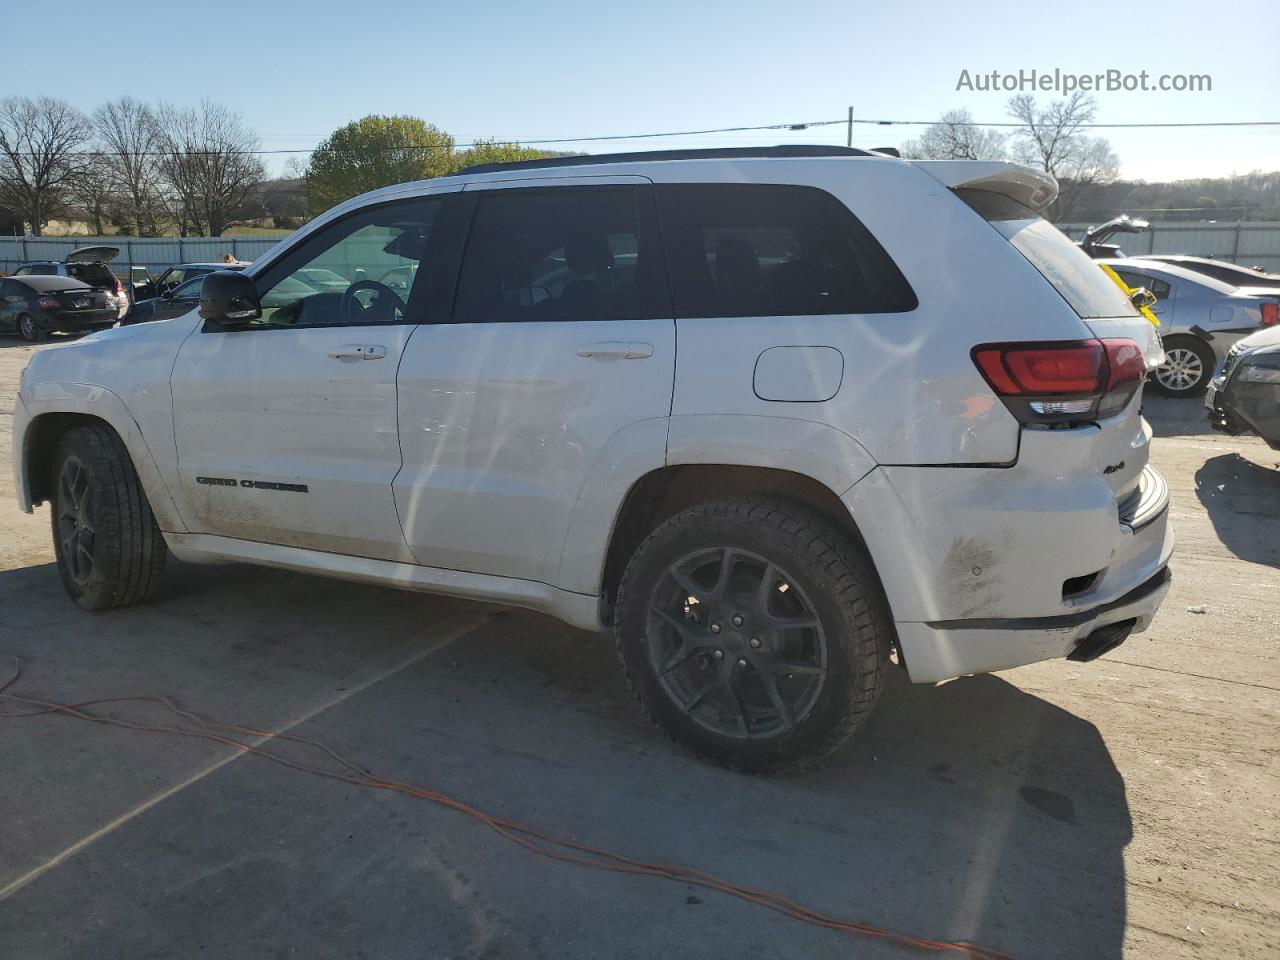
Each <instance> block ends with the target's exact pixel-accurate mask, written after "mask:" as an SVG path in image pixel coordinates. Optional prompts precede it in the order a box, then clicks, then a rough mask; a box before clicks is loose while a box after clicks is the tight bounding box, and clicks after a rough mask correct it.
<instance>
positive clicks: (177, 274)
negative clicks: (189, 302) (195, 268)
mask: <svg viewBox="0 0 1280 960" xmlns="http://www.w3.org/2000/svg"><path fill="white" fill-rule="evenodd" d="M185 279H186V272H185V271H184V270H182V268H180V267H170V268H169V269H168V270H166V271H165V272H164V273H162V274H161V275H160V279H159V280H157V281H156V289H157V290H158V291H160V292H161V293H164V292H165V291H166V290H172V289H173V288H174V287H176V286H177V285H178V284H180V283H181V282H182V281H183V280H185Z"/></svg>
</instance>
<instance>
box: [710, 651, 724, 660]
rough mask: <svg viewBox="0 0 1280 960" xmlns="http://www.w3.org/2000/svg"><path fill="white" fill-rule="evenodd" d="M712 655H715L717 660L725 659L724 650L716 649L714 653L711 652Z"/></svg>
mask: <svg viewBox="0 0 1280 960" xmlns="http://www.w3.org/2000/svg"><path fill="white" fill-rule="evenodd" d="M711 655H712V656H713V657H715V658H716V659H717V660H723V659H724V651H723V650H715V651H712V654H711Z"/></svg>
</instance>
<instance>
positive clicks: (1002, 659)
mask: <svg viewBox="0 0 1280 960" xmlns="http://www.w3.org/2000/svg"><path fill="white" fill-rule="evenodd" d="M1145 436H1146V434H1145V432H1144V433H1143V434H1142V435H1139V436H1135V437H1134V438H1133V446H1132V447H1131V448H1130V449H1131V456H1133V457H1134V458H1141V460H1142V461H1145V460H1146V451H1145V449H1142V447H1143V446H1144V445H1145V444H1144V442H1143V440H1144V438H1145ZM1097 440H1098V437H1097V434H1092V433H1090V432H1087V431H1082V432H1080V433H1075V432H1072V433H1070V434H1068V433H1067V432H1065V431H1063V432H1060V433H1056V434H1054V433H1050V432H1028V434H1027V435H1026V436H1025V437H1024V439H1023V444H1022V454H1023V455H1022V456H1020V458H1019V462H1018V463H1017V464H1016V465H1014V466H1012V467H1009V468H1002V469H970V468H954V467H944V468H912V467H908V468H892V467H889V468H885V467H881V468H877V469H876V470H874V471H872V473H871V474H869V475H868V476H867V477H865V478H864V479H863V480H861V481H859V483H858V484H855V486H854V487H853V488H852V489H851V490H849V491H847V492H846V493H845V495H844V497H843V499H844V501H845V503H846V505H847V506H848V507H849V511H850V513H851V514H852V516H853V518H854V521H855V522H856V523H857V524H858V527H859V529H860V531H861V532H862V533H863V537H864V539H865V540H866V543H867V546H868V548H869V549H870V551H871V555H872V559H873V560H874V561H875V564H876V568H877V570H878V571H879V573H880V579H881V581H882V583H883V584H884V587H885V592H886V594H887V595H888V599H889V604H890V608H891V610H892V611H893V616H894V622H895V627H896V629H897V634H898V644H899V649H900V651H901V653H902V656H903V659H904V661H905V665H906V668H907V671H908V673H909V674H910V676H911V679H912V680H913V681H915V682H918V683H931V682H937V681H940V680H946V679H948V678H950V677H956V676H962V675H965V674H971V673H987V672H990V671H993V670H1003V669H1006V668H1009V667H1016V666H1020V665H1023V664H1028V663H1035V662H1037V661H1039V660H1048V659H1054V658H1058V657H1066V656H1068V655H1071V654H1072V653H1074V652H1077V651H1078V650H1079V649H1081V645H1082V644H1083V643H1084V642H1085V641H1086V639H1087V638H1088V637H1089V636H1090V635H1091V634H1093V633H1095V632H1096V631H1098V630H1100V629H1102V628H1105V627H1109V626H1112V625H1114V624H1124V623H1125V622H1126V621H1132V623H1131V624H1128V625H1129V626H1130V627H1131V628H1132V629H1133V630H1143V629H1146V627H1147V626H1148V624H1149V623H1150V621H1151V618H1152V616H1154V614H1155V612H1156V610H1157V609H1158V608H1159V606H1160V602H1161V601H1162V600H1163V598H1164V595H1165V592H1166V591H1167V589H1168V576H1167V567H1168V564H1169V558H1170V556H1171V555H1172V552H1173V540H1174V538H1173V530H1172V527H1171V526H1170V523H1169V509H1168V507H1169V494H1168V487H1167V485H1166V484H1165V483H1164V480H1163V478H1161V477H1160V475H1159V473H1158V472H1156V471H1155V470H1154V469H1153V468H1152V467H1150V466H1149V465H1148V466H1145V467H1144V469H1143V470H1142V471H1141V473H1140V475H1139V478H1138V479H1139V482H1138V484H1137V485H1136V486H1135V492H1134V493H1133V494H1132V495H1131V496H1126V497H1124V498H1123V499H1122V500H1117V495H1116V492H1115V491H1114V490H1113V489H1112V488H1111V486H1110V485H1109V484H1108V482H1107V475H1106V474H1105V473H1104V469H1105V467H1106V463H1105V460H1106V459H1108V458H1107V457H1106V456H1105V448H1103V447H1101V446H1100V444H1099V443H1098V442H1097ZM1100 457H1101V459H1099V458H1100ZM1118 632H1123V631H1118ZM1104 639H1105V638H1104ZM1081 656H1082V657H1083V656H1084V652H1082V653H1081Z"/></svg>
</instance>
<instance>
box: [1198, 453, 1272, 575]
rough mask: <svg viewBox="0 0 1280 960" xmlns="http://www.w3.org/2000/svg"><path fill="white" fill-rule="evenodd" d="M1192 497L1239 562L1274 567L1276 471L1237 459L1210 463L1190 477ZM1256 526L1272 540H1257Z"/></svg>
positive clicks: (1233, 456) (1228, 456) (1217, 459)
mask: <svg viewBox="0 0 1280 960" xmlns="http://www.w3.org/2000/svg"><path fill="white" fill-rule="evenodd" d="M1196 496H1198V497H1199V498H1200V502H1201V503H1202V504H1204V508H1205V510H1206V511H1208V513H1209V519H1210V520H1211V521H1212V522H1213V529H1214V531H1215V532H1216V533H1217V534H1218V539H1219V540H1221V541H1222V544H1223V546H1225V547H1226V548H1227V549H1228V550H1230V551H1231V552H1232V553H1234V554H1235V555H1236V556H1237V557H1239V558H1240V559H1241V560H1247V561H1249V562H1250V563H1263V564H1266V565H1268V566H1272V567H1280V470H1275V469H1271V468H1269V467H1262V466H1259V465H1258V464H1256V463H1254V462H1253V461H1252V460H1247V459H1245V458H1244V457H1242V456H1240V454H1238V453H1224V454H1222V455H1221V456H1217V457H1210V458H1209V459H1208V460H1206V461H1205V463H1204V466H1202V467H1201V468H1200V469H1199V470H1197V471H1196ZM1260 524H1263V525H1266V524H1270V525H1272V527H1273V529H1274V532H1275V533H1276V536H1270V537H1260V536H1258V527H1259V525H1260Z"/></svg>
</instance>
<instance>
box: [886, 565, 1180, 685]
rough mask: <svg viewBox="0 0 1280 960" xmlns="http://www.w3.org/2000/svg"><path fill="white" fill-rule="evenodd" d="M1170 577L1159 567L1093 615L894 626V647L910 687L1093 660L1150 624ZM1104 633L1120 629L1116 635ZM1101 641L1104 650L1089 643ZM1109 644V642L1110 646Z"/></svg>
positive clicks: (1085, 613) (1092, 613)
mask: <svg viewBox="0 0 1280 960" xmlns="http://www.w3.org/2000/svg"><path fill="white" fill-rule="evenodd" d="M1171 580H1172V574H1171V573H1170V572H1169V568H1168V567H1162V568H1161V569H1160V570H1158V571H1157V572H1156V573H1155V574H1154V575H1153V576H1152V577H1150V578H1149V579H1148V580H1147V581H1145V582H1144V583H1141V584H1139V585H1138V586H1137V587H1135V588H1134V589H1133V590H1131V591H1129V593H1127V594H1125V595H1124V596H1123V597H1120V598H1117V599H1116V600H1114V601H1112V602H1110V603H1106V604H1103V605H1101V606H1100V607H1097V608H1095V609H1092V610H1085V611H1081V612H1079V613H1077V614H1065V615H1062V616H1059V617H1043V618H1028V619H1018V620H998V619H996V620H975V621H969V622H965V621H953V622H951V623H942V624H932V623H899V624H897V628H898V643H899V645H900V647H901V650H902V655H903V658H904V659H905V661H906V665H907V671H908V672H909V673H910V675H911V680H912V682H914V683H936V682H938V681H939V680H947V679H949V678H951V677H959V676H964V675H965V674H970V673H990V672H991V671H993V670H1006V669H1008V668H1010V667H1017V666H1023V665H1025V664H1028V663H1038V662H1039V661H1041V660H1055V659H1058V658H1061V657H1067V658H1068V659H1072V660H1092V659H1094V658H1095V657H1097V656H1100V655H1101V654H1102V653H1105V652H1106V651H1107V650H1109V649H1112V648H1113V647H1115V646H1117V645H1118V644H1119V643H1120V642H1122V641H1123V640H1124V639H1125V637H1127V636H1128V634H1129V633H1141V632H1142V631H1143V630H1146V629H1147V627H1148V626H1150V624H1151V619H1152V618H1153V617H1154V616H1155V614H1156V611H1157V610H1158V609H1159V608H1160V604H1161V603H1162V602H1163V601H1164V597H1165V594H1166V593H1168V592H1169V583H1170V581H1171ZM1107 628H1119V631H1118V636H1115V635H1108V630H1107ZM1097 641H1104V642H1105V643H1106V645H1105V647H1102V648H1098V647H1096V646H1095V645H1094V644H1096V642H1097ZM1112 641H1114V642H1112Z"/></svg>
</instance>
